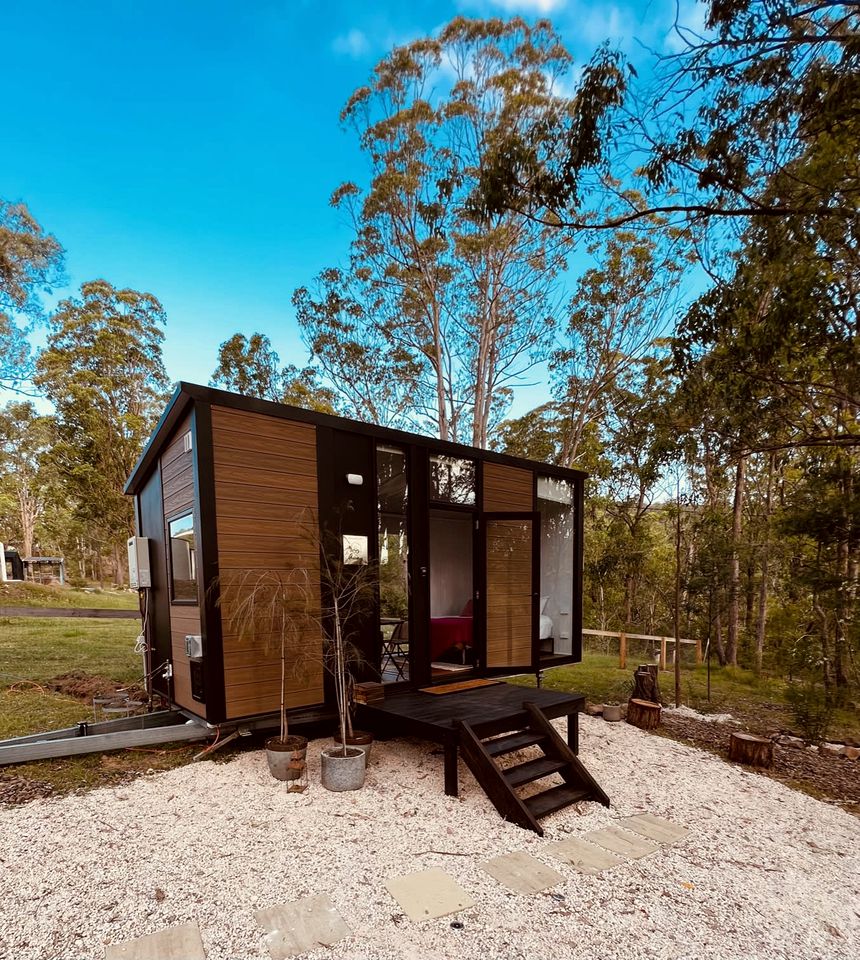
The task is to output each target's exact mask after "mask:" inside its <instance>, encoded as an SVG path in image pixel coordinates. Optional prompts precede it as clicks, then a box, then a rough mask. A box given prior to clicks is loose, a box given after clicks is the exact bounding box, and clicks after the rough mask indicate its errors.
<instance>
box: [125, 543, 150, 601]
mask: <svg viewBox="0 0 860 960" xmlns="http://www.w3.org/2000/svg"><path fill="white" fill-rule="evenodd" d="M128 582H129V586H131V587H132V588H133V589H135V590H139V589H140V588H141V587H151V586H152V572H151V570H150V568H149V537H129V538H128Z"/></svg>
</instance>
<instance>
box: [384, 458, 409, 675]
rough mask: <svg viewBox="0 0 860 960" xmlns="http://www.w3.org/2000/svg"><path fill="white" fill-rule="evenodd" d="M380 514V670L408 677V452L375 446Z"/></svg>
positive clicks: (388, 673)
mask: <svg viewBox="0 0 860 960" xmlns="http://www.w3.org/2000/svg"><path fill="white" fill-rule="evenodd" d="M376 483H377V490H376V494H377V503H378V516H379V634H380V641H381V647H380V649H381V654H380V664H379V673H380V676H381V677H382V682H383V683H394V682H397V681H400V680H408V679H409V578H408V570H409V538H408V533H407V526H406V515H407V506H408V501H409V489H408V484H407V478H406V454H405V451H403V450H401V449H399V448H398V447H388V446H382V445H380V446H378V447H377V448H376Z"/></svg>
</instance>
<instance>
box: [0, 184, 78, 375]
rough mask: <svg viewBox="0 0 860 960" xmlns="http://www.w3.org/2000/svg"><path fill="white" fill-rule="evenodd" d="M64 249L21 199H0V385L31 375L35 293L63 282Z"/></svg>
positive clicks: (37, 308)
mask: <svg viewBox="0 0 860 960" xmlns="http://www.w3.org/2000/svg"><path fill="white" fill-rule="evenodd" d="M62 262H63V251H62V248H61V247H60V244H59V243H58V242H57V240H56V238H55V237H53V236H51V234H49V233H46V232H45V230H44V229H43V227H42V226H41V225H40V224H39V223H38V221H37V220H36V219H35V218H34V217H33V215H32V214H31V213H30V211H29V210H28V209H27V207H26V206H25V205H24V204H23V203H10V202H9V201H6V200H2V199H0V387H6V388H13V389H14V388H17V387H18V386H19V385H20V384H21V382H22V381H24V380H27V379H29V378H30V376H31V375H32V373H33V365H32V364H33V361H32V356H31V352H30V344H29V341H28V339H27V329H28V325H29V324H30V323H32V322H34V321H36V320H38V319H41V317H42V305H41V303H40V300H39V294H40V293H42V292H48V291H50V290H51V289H52V288H53V287H54V286H55V285H57V284H58V283H60V282H61V281H62Z"/></svg>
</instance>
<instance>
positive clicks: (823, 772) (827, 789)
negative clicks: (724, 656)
mask: <svg viewBox="0 0 860 960" xmlns="http://www.w3.org/2000/svg"><path fill="white" fill-rule="evenodd" d="M738 729H743V730H745V731H747V732H749V733H757V734H759V735H761V736H769V735H771V734H773V733H774V731H773V730H766V729H763V728H762V726H761V724H758V725H757V724H743V725H742V726H741V727H739V726H737V725H736V724H719V723H708V722H707V721H705V720H693V719H691V718H689V717H677V716H671V715H669V714H664V715H663V725H662V727H661V729H660V730H658V731H657V732H658V733H661V734H662V735H664V736H668V737H671V738H672V739H673V740H680V741H681V742H682V743H689V744H692V745H693V746H695V747H700V748H702V749H704V750H709V751H710V752H711V753H715V754H717V755H718V756H721V757H724V758H725V757H726V756H727V755H728V750H729V736H730V735H731V733H732V731H733V730H738ZM760 772H761V773H763V774H764V775H765V776H768V777H772V778H773V779H775V780H781V781H782V782H783V783H785V784H788V786H791V787H794V788H796V789H798V790H803V791H804V792H805V793H809V794H812V796H814V797H818V798H819V799H826V800H830V801H833V802H835V803H838V804H839V805H840V806H842V807H844V809H845V810H847V811H848V812H849V813H853V814H855V816H860V761H857V760H853V761H852V760H847V759H846V758H845V757H822V756H820V755H819V754H818V753H816V752H813V751H811V750H808V749H806V748H801V749H798V748H796V747H783V746H781V745H780V744H774V749H773V767H772V769H770V770H761V771H760Z"/></svg>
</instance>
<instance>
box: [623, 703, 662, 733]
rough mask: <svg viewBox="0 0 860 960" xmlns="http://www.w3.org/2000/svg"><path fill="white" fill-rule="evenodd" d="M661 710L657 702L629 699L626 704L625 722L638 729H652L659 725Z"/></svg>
mask: <svg viewBox="0 0 860 960" xmlns="http://www.w3.org/2000/svg"><path fill="white" fill-rule="evenodd" d="M661 712H662V711H661V708H660V704H659V703H652V702H651V701H649V700H634V699H631V700H630V702H629V703H628V704H627V722H628V723H632V724H633V726H634V727H639V729H640V730H653V729H654V728H655V727H659V726H660V714H661Z"/></svg>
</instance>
